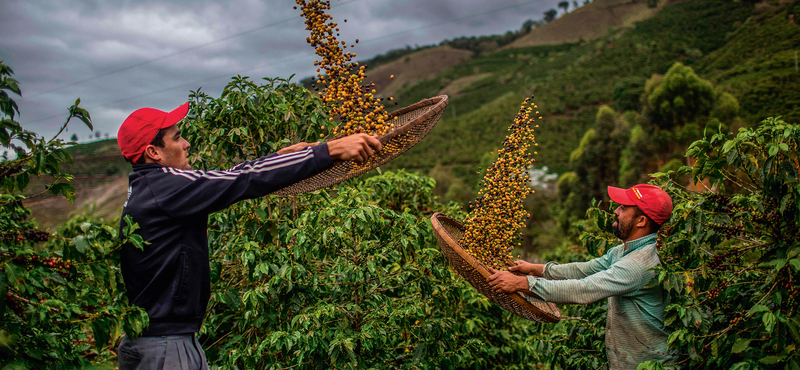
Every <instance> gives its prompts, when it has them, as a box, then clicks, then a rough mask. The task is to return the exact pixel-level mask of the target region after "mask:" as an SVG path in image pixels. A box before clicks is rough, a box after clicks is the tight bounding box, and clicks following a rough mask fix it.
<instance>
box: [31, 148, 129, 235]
mask: <svg viewBox="0 0 800 370" xmlns="http://www.w3.org/2000/svg"><path fill="white" fill-rule="evenodd" d="M67 152H68V153H69V154H70V155H71V156H72V164H65V165H63V168H62V170H63V172H65V173H69V174H71V175H73V176H75V178H74V179H73V180H72V181H71V184H72V186H73V187H74V188H75V202H74V203H73V204H70V203H69V202H68V201H67V200H66V199H64V197H63V196H58V197H57V196H53V195H52V194H51V193H49V192H48V193H45V194H41V195H39V196H36V197H33V198H30V199H29V200H27V201H26V202H25V206H26V207H28V208H30V210H31V212H32V217H33V218H34V219H35V220H36V221H37V223H38V224H39V227H40V228H41V229H47V228H51V229H53V228H55V227H56V226H58V225H61V224H62V223H64V222H65V221H67V220H68V219H70V218H72V217H73V216H75V215H77V214H91V215H93V216H95V217H98V218H104V219H106V220H110V219H113V218H116V217H119V213H120V212H121V210H122V205H123V204H124V203H125V198H126V197H127V189H128V176H127V175H128V173H130V171H131V165H130V164H128V163H127V162H126V161H125V159H124V158H123V157H122V155H121V154H120V153H119V146H117V141H116V139H109V140H99V141H95V142H92V143H88V144H79V145H75V146H72V147H70V148H67ZM50 180H51V179H46V178H32V179H31V184H30V186H29V187H28V189H27V190H28V194H29V195H32V194H36V193H39V192H41V190H42V189H43V187H44V186H45V185H46V184H49V183H50Z"/></svg>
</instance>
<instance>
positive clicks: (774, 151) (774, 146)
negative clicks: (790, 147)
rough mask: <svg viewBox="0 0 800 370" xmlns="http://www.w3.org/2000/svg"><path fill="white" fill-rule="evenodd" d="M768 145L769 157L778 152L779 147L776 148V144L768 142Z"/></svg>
mask: <svg viewBox="0 0 800 370" xmlns="http://www.w3.org/2000/svg"><path fill="white" fill-rule="evenodd" d="M768 147H769V156H770V157H774V156H775V154H778V150H780V148H778V146H776V145H774V144H770V145H768Z"/></svg>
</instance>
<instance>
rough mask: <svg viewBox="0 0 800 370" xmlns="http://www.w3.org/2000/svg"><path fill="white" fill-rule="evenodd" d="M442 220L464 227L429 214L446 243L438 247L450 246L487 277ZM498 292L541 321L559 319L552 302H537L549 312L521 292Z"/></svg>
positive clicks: (443, 216)
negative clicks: (534, 303) (527, 298)
mask: <svg viewBox="0 0 800 370" xmlns="http://www.w3.org/2000/svg"><path fill="white" fill-rule="evenodd" d="M442 221H445V222H447V223H449V224H450V225H451V226H455V227H456V228H458V229H461V230H463V229H464V224H462V223H461V222H460V221H458V220H456V219H454V218H452V217H449V216H447V215H445V214H443V213H440V212H436V213H434V214H433V215H432V216H431V224H432V225H433V230H434V232H435V233H436V234H437V236H439V237H440V238H441V239H439V238H437V239H439V240H443V241H444V242H445V244H446V245H442V243H439V247H440V248H450V249H451V250H452V251H454V252H456V253H457V254H458V255H459V256H460V257H461V258H462V259H463V260H464V261H465V262H467V263H468V264H469V265H470V266H471V267H472V268H473V269H474V270H475V271H477V272H478V273H480V274H481V275H482V276H483V277H484V278H487V277H489V275H491V273H490V272H489V270H488V269H487V268H486V266H485V265H484V264H483V263H481V262H480V261H478V260H477V259H475V257H473V256H472V255H470V254H469V253H467V251H465V250H464V248H462V247H461V244H460V243H459V242H458V241H457V240H455V239H454V238H453V237H452V236H451V235H450V233H449V232H448V231H447V230H446V229H445V228H444V226H443V225H442ZM448 260H449V258H448ZM451 265H452V262H451ZM455 270H456V271H457V272H458V273H459V274H460V275H462V277H464V278H465V280H467V281H469V279H468V278H466V277H465V276H464V275H463V274H462V272H461V271H459V270H458V269H457V268H455ZM470 284H472V282H470ZM476 288H477V287H476ZM478 291H479V292H480V290H479V289H478ZM500 294H505V295H507V296H508V297H510V298H511V299H512V300H513V302H514V304H516V305H518V307H516V308H517V309H521V310H526V311H529V312H531V313H532V314H534V315H535V316H537V317H540V318H542V322H550V323H556V322H558V321H560V320H561V311H560V310H559V309H558V307H557V306H556V305H555V304H553V303H550V302H547V303H539V304H540V305H546V306H547V308H548V309H549V311H551V312H546V311H543V310H542V309H540V308H539V307H536V306H535V305H533V304H531V303H530V302H528V300H526V299H525V298H524V297H523V296H522V293H497V295H500ZM484 295H485V296H486V297H487V298H489V299H490V300H492V301H493V302H495V303H497V304H499V305H500V306H501V307H503V305H501V304H500V303H499V302H497V301H495V299H494V297H492V296H490V295H486V294H484ZM503 308H505V307H503ZM507 310H508V309H507ZM508 311H509V312H511V313H514V314H516V315H518V316H521V317H524V318H526V319H529V320H530V318H529V317H525V316H523V315H520V314H519V313H517V312H514V311H513V310H508ZM536 321H539V320H536Z"/></svg>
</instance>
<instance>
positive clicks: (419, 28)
mask: <svg viewBox="0 0 800 370" xmlns="http://www.w3.org/2000/svg"><path fill="white" fill-rule="evenodd" d="M354 1H358V0H351V1H348V2H345V3H341V4H339V5H345V4H348V3H351V2H354ZM542 1H543V0H531V1H527V2H524V3H519V4H514V5H509V6H505V7H502V8H497V9H492V10H488V11H485V12H480V13H475V14H471V15H467V16H464V17H459V18H454V19H450V20H447V21H444V22H438V23H435V24H430V25H426V26H421V27H416V28H411V29H407V30H403V31H399V32H395V33H392V34H389V35H384V36H379V37H375V38H371V39H366V40H364V41H362V42H361V43H362V44H365V43H369V42H373V41H376V40H381V39H385V38H387V37H394V36H398V35H401V34H405V33H409V32H414V31H419V30H423V29H428V28H434V27H439V26H442V25H445V24H448V23H453V22H458V21H462V20H465V19H470V18H475V17H479V16H482V15H487V14H491V13H496V12H499V11H503V10H508V9H512V8H517V7H520V6H523V5H529V4H533V3H538V2H542ZM296 18H301V17H300V16H298V17H295V18H291V19H287V20H283V21H280V22H278V23H274V24H271V25H267V26H263V27H260V28H258V29H264V28H267V27H271V26H273V25H277V24H280V23H285V22H287V21H289V20H293V19H296ZM255 30H257V29H253V30H249V31H244V32H242V33H239V34H237V35H232V36H229V37H226V38H224V39H220V40H217V41H212V42H210V43H207V44H204V45H201V46H196V47H192V48H188V49H184V50H186V51H189V50H195V49H199V48H201V47H205V46H208V45H211V44H212V43H216V42H219V41H222V40H227V39H229V38H233V37H236V36H239V35H243V34H245V33H250V32H253V31H255ZM177 53H179V52H176V53H173V54H171V55H169V56H164V57H160V58H158V59H154V60H152V61H147V62H142V63H139V64H137V65H134V66H129V67H125V68H121V69H118V70H116V71H115V72H113V73H117V72H121V71H124V70H127V69H131V68H135V67H138V66H140V65H145V64H149V63H152V62H155V61H158V60H161V59H165V58H168V57H170V56H173V55H177ZM307 56H308V53H303V55H295V56H292V57H289V58H286V59H283V60H277V61H274V62H270V63H266V64H260V65H257V66H255V67H251V68H248V69H246V70H244V72H247V71H253V70H257V69H260V68H263V67H265V66H267V65H281V64H285V63H288V62H292V61H295V60H299V59H301V58H304V57H307ZM108 74H112V72H109V73H106V74H103V75H98V76H95V77H92V78H90V79H86V80H82V81H80V82H75V83H72V84H69V85H64V86H61V87H58V88H55V89H52V90H48V91H45V92H42V93H38V94H39V95H41V94H44V93H47V92H50V91H55V90H57V89H61V88H63V87H67V86H72V85H76V84H78V83H83V82H86V81H90V80H93V79H97V78H101V77H103V76H105V75H108ZM239 74H242V73H241V72H239ZM230 76H231V74H230V73H225V74H220V75H214V76H211V77H205V78H202V79H200V80H196V81H194V82H187V83H182V84H179V85H173V86H171V87H167V88H164V89H159V90H153V91H149V92H145V93H142V94H138V95H134V96H129V97H125V98H122V99H118V100H113V101H108V102H104V103H100V104H96V105H92V106H89V107H86V108H84V109H87V110H89V109H96V108H102V107H105V106H108V105H111V104H117V103H122V102H127V101H131V100H135V99H139V98H142V97H145V96H150V95H155V94H160V93H164V92H167V91H172V90H177V89H181V88H184V87H186V86H191V85H196V84H199V83H201V82H206V81H211V80H216V79H219V78H222V77H230ZM61 116H63V114H55V115H52V116H48V117H44V118H39V119H37V120H35V121H29V123H36V122H41V121H44V120H48V119H52V118H57V117H61Z"/></svg>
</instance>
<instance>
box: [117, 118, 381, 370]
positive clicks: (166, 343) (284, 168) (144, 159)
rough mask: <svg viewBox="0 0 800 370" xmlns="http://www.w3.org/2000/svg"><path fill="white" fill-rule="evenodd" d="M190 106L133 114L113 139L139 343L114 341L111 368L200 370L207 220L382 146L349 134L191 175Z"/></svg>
mask: <svg viewBox="0 0 800 370" xmlns="http://www.w3.org/2000/svg"><path fill="white" fill-rule="evenodd" d="M188 111H189V103H186V104H183V105H181V106H180V107H178V108H176V109H175V110H173V111H171V112H163V111H160V110H157V109H152V108H142V109H138V110H136V111H135V112H133V113H132V114H131V115H130V116H128V118H127V119H126V120H125V122H123V124H122V126H121V127H120V129H119V133H118V135H117V142H118V143H119V146H120V149H121V151H122V154H123V155H124V156H125V158H126V159H127V160H128V161H130V162H131V163H133V173H132V174H131V175H130V178H129V181H130V182H129V184H130V185H129V187H128V199H127V201H126V202H125V206H124V208H123V210H122V220H121V224H120V231H121V230H122V228H123V227H125V221H124V219H125V216H131V218H132V219H133V221H134V222H137V223H138V224H139V226H140V227H141V229H139V230H137V233H138V234H139V235H141V236H142V238H143V239H144V240H145V241H146V242H148V243H149V244H147V245H146V246H145V247H144V249H143V250H140V249H138V248H136V247H134V246H132V245H125V246H123V248H122V252H121V253H122V256H121V257H122V258H121V260H122V276H123V278H124V281H125V286H126V288H127V296H128V299H129V301H130V302H131V303H132V304H134V305H136V306H139V307H142V308H143V309H145V310H146V311H147V314H148V316H149V318H150V325H149V326H148V327H147V328H146V329H145V330H144V332H143V336H142V337H140V338H136V339H130V338H128V337H127V336H125V337H124V338H123V340H122V342H121V343H120V346H119V350H118V355H119V368H120V370H125V369H162V368H163V369H207V368H208V365H207V364H206V359H205V353H204V352H203V349H202V348H201V346H200V344H199V343H198V342H197V339H196V338H195V335H194V333H196V332H197V331H198V330H200V326H201V325H202V323H203V317H204V315H205V311H206V307H207V305H208V300H209V297H210V292H211V290H210V285H211V282H210V277H209V274H210V269H209V261H208V239H207V227H208V215H209V214H210V213H212V212H216V211H219V210H222V209H224V208H226V207H228V206H230V205H232V204H234V203H236V202H238V201H240V200H243V199H252V198H257V197H261V196H264V195H266V194H268V193H270V192H273V191H275V190H278V189H281V188H283V187H285V186H287V185H291V184H293V183H295V182H298V181H300V180H303V179H305V178H308V177H310V176H313V175H315V174H317V173H319V172H321V171H323V170H325V169H327V168H328V167H330V166H331V165H332V164H333V161H334V160H344V161H346V160H353V161H356V162H362V161H364V160H366V159H367V158H368V157H369V156H371V155H372V154H373V153H374V152H376V151H378V150H380V149H381V143H380V142H379V141H378V140H377V138H376V137H374V136H369V135H366V134H356V135H351V136H347V137H343V138H340V139H337V140H333V141H330V142H327V143H322V144H317V143H313V144H309V143H298V144H295V145H292V146H289V147H287V148H284V149H282V150H280V151H278V152H277V153H275V154H271V155H268V156H266V157H262V158H258V159H256V160H252V161H247V162H244V163H242V164H239V165H237V166H236V167H233V168H231V169H230V170H227V171H196V170H192V168H191V166H190V165H189V160H188V149H189V143H188V142H187V141H186V140H185V139H183V138H182V137H181V135H180V134H181V131H180V128H179V127H178V125H177V124H178V122H180V121H181V120H182V119H183V118H184V117H185V116H186V114H187V113H188Z"/></svg>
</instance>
